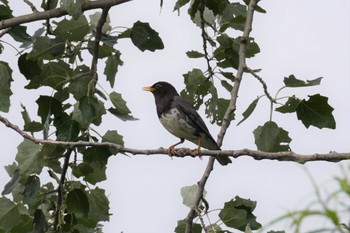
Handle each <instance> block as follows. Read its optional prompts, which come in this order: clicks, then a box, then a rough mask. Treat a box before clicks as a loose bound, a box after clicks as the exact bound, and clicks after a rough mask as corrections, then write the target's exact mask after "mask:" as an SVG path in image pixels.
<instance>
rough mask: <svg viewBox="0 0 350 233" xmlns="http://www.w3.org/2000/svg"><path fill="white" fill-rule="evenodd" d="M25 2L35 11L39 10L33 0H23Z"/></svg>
mask: <svg viewBox="0 0 350 233" xmlns="http://www.w3.org/2000/svg"><path fill="white" fill-rule="evenodd" d="M23 2H25V3H27V5H28V6H29V7H30V9H32V11H33V12H38V10H37V9H36V7H35V6H34V4H33V3H32V2H31V1H29V0H23Z"/></svg>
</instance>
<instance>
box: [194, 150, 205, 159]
mask: <svg viewBox="0 0 350 233" xmlns="http://www.w3.org/2000/svg"><path fill="white" fill-rule="evenodd" d="M192 151H193V152H194V153H196V154H197V155H198V157H199V158H200V159H203V157H202V151H201V148H200V147H197V148H196V149H193V150H192Z"/></svg>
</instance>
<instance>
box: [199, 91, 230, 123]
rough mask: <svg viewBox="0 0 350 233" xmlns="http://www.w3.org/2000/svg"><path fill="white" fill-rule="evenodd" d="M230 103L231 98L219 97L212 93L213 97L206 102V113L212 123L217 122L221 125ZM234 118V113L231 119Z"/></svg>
mask: <svg viewBox="0 0 350 233" xmlns="http://www.w3.org/2000/svg"><path fill="white" fill-rule="evenodd" d="M229 103H230V100H228V99H223V98H217V97H216V96H215V95H212V97H211V98H210V99H208V100H207V101H206V102H205V115H206V116H207V118H209V120H210V123H216V124H217V125H218V126H221V124H222V119H223V118H224V115H225V112H226V110H227V108H228V105H229ZM233 119H234V115H232V118H231V120H233Z"/></svg>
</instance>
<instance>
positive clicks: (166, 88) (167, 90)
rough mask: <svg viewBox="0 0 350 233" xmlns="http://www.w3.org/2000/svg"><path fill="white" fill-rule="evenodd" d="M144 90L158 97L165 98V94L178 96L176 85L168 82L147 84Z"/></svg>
mask: <svg viewBox="0 0 350 233" xmlns="http://www.w3.org/2000/svg"><path fill="white" fill-rule="evenodd" d="M143 90H144V91H150V92H152V94H153V95H154V97H155V98H156V99H157V98H163V97H165V96H169V97H170V96H171V97H173V96H178V95H179V94H178V93H177V91H176V89H175V87H173V85H171V84H170V83H167V82H157V83H155V84H153V85H152V86H146V87H144V88H143Z"/></svg>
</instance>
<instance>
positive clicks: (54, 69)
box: [40, 60, 73, 90]
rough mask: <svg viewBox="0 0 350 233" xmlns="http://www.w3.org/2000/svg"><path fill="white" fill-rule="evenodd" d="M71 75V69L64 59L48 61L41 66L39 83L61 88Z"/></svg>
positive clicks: (57, 88) (56, 88)
mask: <svg viewBox="0 0 350 233" xmlns="http://www.w3.org/2000/svg"><path fill="white" fill-rule="evenodd" d="M72 75H73V70H72V69H71V68H70V66H69V65H68V64H67V63H65V62H64V61H62V60H59V61H58V62H49V63H47V64H45V65H43V66H42V70H41V83H40V84H41V85H44V86H49V87H52V88H53V89H55V90H61V89H62V88H63V86H64V85H65V84H66V83H67V82H68V81H69V80H70V77H71V76H72Z"/></svg>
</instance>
